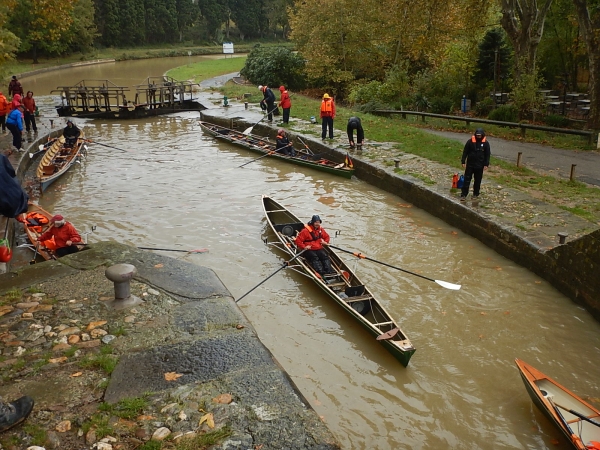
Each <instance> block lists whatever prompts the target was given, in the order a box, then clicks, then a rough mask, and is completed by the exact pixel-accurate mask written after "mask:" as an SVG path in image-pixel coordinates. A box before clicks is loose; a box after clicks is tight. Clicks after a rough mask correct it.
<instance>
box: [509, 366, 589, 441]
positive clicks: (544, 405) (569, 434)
mask: <svg viewBox="0 0 600 450" xmlns="http://www.w3.org/2000/svg"><path fill="white" fill-rule="evenodd" d="M515 363H516V364H517V367H518V368H519V372H520V374H521V378H522V379H523V383H525V388H526V389H527V393H528V394H529V396H530V397H531V400H533V403H534V404H535V405H536V406H537V407H538V408H539V409H540V411H542V412H543V413H544V415H545V416H546V417H548V419H550V420H551V421H552V422H554V424H555V425H556V426H557V427H558V428H559V429H560V431H562V433H563V434H564V435H565V437H566V438H567V440H568V441H569V442H570V443H571V445H572V446H573V448H575V449H577V450H592V449H593V450H598V449H600V410H598V409H596V408H594V407H593V406H592V405H590V404H589V403H587V402H586V401H585V400H583V399H582V398H580V397H578V396H577V395H575V394H574V393H573V392H571V391H569V390H568V389H567V388H565V387H563V386H561V385H560V384H559V383H557V382H556V381H554V380H553V379H552V378H549V377H547V376H546V375H544V374H543V373H542V372H540V371H539V370H537V369H535V368H534V367H532V366H530V365H529V364H527V363H526V362H524V361H521V360H520V359H515Z"/></svg>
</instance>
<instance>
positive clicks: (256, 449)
mask: <svg viewBox="0 0 600 450" xmlns="http://www.w3.org/2000/svg"><path fill="white" fill-rule="evenodd" d="M264 445H265V444H260V445H255V446H254V450H260V449H261V448H263V446H264Z"/></svg>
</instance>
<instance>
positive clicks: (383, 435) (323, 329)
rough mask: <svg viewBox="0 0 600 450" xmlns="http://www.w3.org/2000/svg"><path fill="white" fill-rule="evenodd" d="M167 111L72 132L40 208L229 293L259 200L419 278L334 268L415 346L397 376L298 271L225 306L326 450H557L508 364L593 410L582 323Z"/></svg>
mask: <svg viewBox="0 0 600 450" xmlns="http://www.w3.org/2000/svg"><path fill="white" fill-rule="evenodd" d="M196 120H197V114H191V113H182V114H178V115H172V116H163V117H159V118H155V119H149V120H138V121H129V122H125V123H116V122H107V121H88V122H85V123H82V124H81V125H82V127H83V128H84V129H85V131H86V133H87V135H88V136H90V137H92V139H95V140H98V141H99V142H102V143H104V144H107V145H112V146H115V147H121V148H124V149H127V150H128V151H127V152H126V153H125V152H119V151H116V150H112V149H110V148H106V147H101V146H91V148H90V151H89V156H88V158H87V160H86V161H85V162H84V163H83V164H82V165H78V166H75V167H73V168H72V170H71V171H70V172H69V173H67V174H66V175H65V176H64V177H63V178H62V179H60V180H59V181H57V182H56V184H54V185H53V186H51V187H50V188H49V189H48V191H46V193H45V194H44V195H43V196H42V197H41V198H40V204H41V205H42V206H43V207H45V208H46V209H48V210H49V211H52V212H55V213H61V214H63V215H65V216H66V218H67V219H68V220H70V221H72V222H73V223H74V224H75V225H76V227H77V228H78V229H79V230H80V231H82V232H83V231H86V230H89V229H90V228H91V227H92V226H96V227H97V229H96V231H95V232H94V233H93V234H91V235H90V236H89V239H90V241H97V240H106V239H114V240H117V241H120V242H124V243H128V244H131V245H137V246H156V247H167V248H176V249H189V250H194V249H200V248H207V249H208V250H209V251H208V252H207V253H201V254H189V255H188V254H179V253H170V255H171V256H173V257H180V258H183V259H184V260H186V261H188V262H190V263H194V264H199V265H205V266H208V267H210V268H212V269H213V270H214V271H215V272H216V273H217V275H218V276H219V277H220V278H221V279H222V280H223V282H224V284H225V285H226V286H227V288H228V289H229V290H230V291H231V293H232V295H233V296H234V297H236V298H238V297H240V296H241V295H242V294H244V293H245V292H246V291H248V290H249V289H250V288H252V287H253V286H254V285H256V284H257V283H258V282H260V281H261V280H263V279H264V278H266V277H267V276H268V275H270V274H271V273H272V272H274V271H275V270H276V269H277V268H279V267H280V264H281V262H282V257H283V256H284V255H283V253H281V252H279V251H278V250H276V249H274V248H272V247H271V246H268V245H265V244H264V243H263V239H264V238H265V237H267V238H268V237H269V236H270V235H269V234H268V233H267V230H266V222H265V220H264V217H263V212H262V206H261V195H262V194H267V195H270V196H272V197H273V198H275V199H276V200H278V201H279V202H280V203H282V204H284V205H285V206H287V207H289V209H290V210H292V211H293V212H294V213H295V214H296V215H298V216H299V217H301V218H303V219H306V220H308V219H309V218H310V217H311V216H312V215H313V214H319V215H320V216H321V218H322V219H323V226H324V227H325V228H326V229H327V230H328V231H329V232H330V233H331V234H332V235H333V234H335V232H336V231H338V232H339V235H338V236H337V237H335V239H334V244H335V245H337V246H339V247H343V248H347V249H350V250H354V251H360V252H363V253H364V254H366V255H367V256H369V257H371V258H374V259H377V260H381V261H385V262H387V263H389V264H392V265H396V266H399V267H402V268H405V269H407V270H410V271H413V272H417V273H420V274H422V275H425V276H428V277H431V278H434V279H439V280H444V281H449V282H451V283H457V284H461V285H462V289H461V290H460V291H450V290H446V289H444V288H442V287H440V286H438V285H437V284H435V283H433V282H429V281H426V280H422V279H420V278H417V277H414V276H411V275H409V274H405V273H402V272H398V271H394V270H392V269H389V268H385V267H383V266H380V265H376V264H374V263H372V262H369V261H364V260H356V261H353V260H352V258H353V257H352V256H350V255H342V257H343V258H344V259H346V260H349V261H351V267H355V270H356V272H357V273H358V274H359V276H360V277H361V278H362V279H363V281H364V282H366V283H367V284H368V285H369V287H370V288H371V290H372V291H373V292H374V293H375V294H376V295H377V296H378V298H379V299H380V301H381V303H382V304H383V305H384V306H385V308H387V309H388V311H389V312H390V313H391V314H392V316H394V317H395V318H396V319H397V320H398V321H399V323H400V324H401V326H402V328H403V329H404V331H405V332H406V333H407V335H408V336H409V337H410V339H411V340H412V342H413V344H414V345H415V346H416V348H417V352H416V353H415V355H414V356H413V358H412V360H411V361H410V364H409V366H408V367H407V368H404V367H402V365H400V364H399V363H398V362H397V361H396V360H395V359H394V358H393V357H392V356H391V355H390V354H389V353H388V352H387V351H386V350H385V349H383V347H381V346H380V345H378V344H377V343H376V342H375V341H374V340H373V338H371V337H370V335H369V334H367V333H366V332H365V331H364V330H363V329H362V328H361V327H360V326H359V325H358V324H357V323H355V322H354V321H353V320H351V319H350V317H348V316H347V315H346V314H345V313H344V312H343V311H342V310H341V309H340V308H339V307H338V306H337V305H335V304H333V303H332V301H331V300H330V299H329V298H328V297H327V296H326V295H324V294H323V293H321V291H320V290H319V289H318V288H316V287H315V286H314V285H313V284H312V283H311V282H310V281H309V280H307V279H306V278H305V277H303V276H301V275H299V274H296V273H294V272H292V271H290V270H286V271H282V272H280V273H279V274H278V275H277V276H275V277H273V278H271V279H270V280H269V281H268V282H266V283H265V284H264V285H262V286H261V287H260V288H258V289H257V290H256V291H254V292H253V293H252V294H250V295H249V296H248V297H246V298H245V299H243V300H242V301H241V302H240V304H239V305H240V307H241V308H242V310H243V311H244V313H245V314H246V315H247V316H248V318H249V319H250V321H251V322H252V324H253V325H254V327H255V329H256V331H257V333H258V335H259V336H260V338H261V340H262V342H263V343H264V344H265V345H266V346H267V347H268V348H269V349H270V350H271V351H272V353H273V354H274V356H275V357H276V358H277V360H278V361H279V362H280V363H281V364H282V366H283V367H284V369H285V370H286V371H287V372H288V373H289V374H290V376H291V378H292V379H293V380H294V382H295V383H296V384H297V385H298V387H299V389H300V390H301V391H302V393H303V394H304V396H305V397H306V398H307V399H308V401H309V402H310V403H311V405H312V406H313V407H314V409H315V410H316V411H317V413H318V414H319V415H321V416H322V418H323V420H324V421H325V422H326V423H327V424H328V426H329V427H330V429H331V430H332V432H333V433H334V434H335V436H336V437H337V438H338V439H339V441H340V442H341V443H342V446H343V448H344V449H392V448H393V449H399V448H403V449H431V448H454V449H462V448H467V447H469V448H481V449H492V448H493V449H515V448H516V449H567V448H570V447H569V446H568V445H567V442H566V441H565V440H564V439H563V438H562V437H561V435H560V433H559V432H558V430H557V429H555V428H554V427H553V426H552V424H551V423H550V422H549V421H548V420H547V419H546V418H545V417H544V416H543V415H542V414H541V413H540V412H539V411H538V410H537V409H536V408H535V406H534V405H533V404H532V402H531V401H530V399H529V397H528V395H527V393H526V391H525V388H524V385H523V383H522V381H521V379H520V377H519V374H518V371H517V369H516V366H515V364H514V358H517V357H518V358H521V359H523V360H524V361H526V362H528V363H530V364H532V365H533V366H534V367H536V368H538V369H540V370H541V371H542V372H544V373H546V374H547V375H549V376H551V377H552V378H554V379H556V380H557V381H559V382H560V383H562V384H564V385H565V386H567V387H568V388H569V389H571V390H572V391H574V392H575V393H577V394H579V395H581V396H582V397H584V398H586V399H588V400H591V401H592V402H593V403H594V404H596V405H597V406H598V405H600V386H599V385H598V383H597V380H598V379H599V378H600V367H598V361H599V360H600V325H599V324H598V323H597V322H596V321H595V320H594V319H593V318H592V317H591V316H590V315H589V314H588V313H587V312H586V311H585V310H583V309H581V308H580V307H578V306H577V305H575V304H574V303H573V302H571V301H570V300H569V299H567V298H566V297H564V296H563V295H561V294H560V293H558V292H557V291H556V290H555V289H554V288H553V287H551V286H550V285H549V284H548V283H547V282H545V281H543V280H541V279H540V278H539V277H537V276H536V275H534V274H532V273H531V272H529V271H527V270H525V269H523V268H522V267H520V266H518V265H516V264H514V263H513V262H511V261H509V260H507V259H505V258H503V257H501V256H499V255H498V254H496V253H494V252H493V251H491V250H490V249H488V248H487V247H485V246H484V245H482V244H481V243H480V242H479V241H477V240H475V239H473V238H471V237H469V236H468V235H466V234H464V233H462V232H461V231H460V230H457V229H455V228H453V227H451V226H449V225H447V224H445V223H444V222H442V221H440V220H438V219H436V218H434V217H432V216H430V215H429V214H427V213H425V212H423V211H421V210H419V209H417V208H414V207H412V206H411V205H410V204H408V203H407V202H406V201H404V200H402V199H401V198H399V197H397V196H394V195H393V194H390V193H387V192H384V191H381V190H379V189H375V188H373V187H372V186H370V185H368V184H366V183H364V182H362V181H361V180H358V179H352V180H345V179H342V178H338V177H335V176H333V175H328V174H323V173H320V172H316V171H312V170H310V169H305V168H300V167H295V166H292V165H287V164H285V163H281V162H277V161H273V160H270V159H269V158H263V159H261V160H259V161H257V162H254V163H252V164H249V165H247V166H246V167H244V168H241V169H240V168H236V166H239V165H240V164H243V163H245V162H248V161H250V160H251V159H253V158H256V156H257V155H256V154H254V153H251V152H249V151H246V150H244V149H240V148H237V147H233V146H231V145H229V144H225V143H217V142H216V141H215V140H214V139H212V138H211V137H209V136H204V135H203V134H202V132H201V130H200V128H199V127H198V126H197V125H196Z"/></svg>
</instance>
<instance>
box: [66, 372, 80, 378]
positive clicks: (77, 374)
mask: <svg viewBox="0 0 600 450" xmlns="http://www.w3.org/2000/svg"><path fill="white" fill-rule="evenodd" d="M81 375H83V372H75V373H72V374H71V375H69V376H70V377H80V376H81Z"/></svg>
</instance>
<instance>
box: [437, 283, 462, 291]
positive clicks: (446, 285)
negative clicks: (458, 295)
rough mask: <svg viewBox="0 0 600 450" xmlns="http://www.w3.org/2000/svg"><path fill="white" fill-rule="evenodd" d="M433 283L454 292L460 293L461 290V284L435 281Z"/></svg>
mask: <svg viewBox="0 0 600 450" xmlns="http://www.w3.org/2000/svg"><path fill="white" fill-rule="evenodd" d="M433 281H435V282H436V283H437V284H439V285H440V286H442V287H444V288H446V289H452V290H453V291H458V290H459V289H460V288H461V285H460V284H452V283H448V282H447V281H441V280H433Z"/></svg>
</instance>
